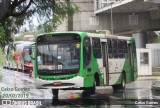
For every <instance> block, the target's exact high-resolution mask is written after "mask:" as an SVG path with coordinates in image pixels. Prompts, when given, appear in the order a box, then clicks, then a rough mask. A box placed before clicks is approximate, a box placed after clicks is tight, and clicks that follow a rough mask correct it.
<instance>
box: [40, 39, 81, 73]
mask: <svg viewBox="0 0 160 108" xmlns="http://www.w3.org/2000/svg"><path fill="white" fill-rule="evenodd" d="M37 48H38V49H37V50H38V52H37V53H38V55H37V63H38V70H63V69H78V68H79V64H80V63H79V58H80V42H77V41H68V42H66V41H65V42H56V43H55V42H52V43H51V42H40V43H38V45H37Z"/></svg>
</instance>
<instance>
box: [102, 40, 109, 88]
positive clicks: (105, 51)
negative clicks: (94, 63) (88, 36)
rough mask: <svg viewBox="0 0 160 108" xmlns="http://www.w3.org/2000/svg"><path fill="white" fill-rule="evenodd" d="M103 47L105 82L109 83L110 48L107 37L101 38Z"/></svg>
mask: <svg viewBox="0 0 160 108" xmlns="http://www.w3.org/2000/svg"><path fill="white" fill-rule="evenodd" d="M101 46H102V47H101V48H102V65H103V71H104V84H105V85H109V65H108V50H107V48H108V47H107V39H101Z"/></svg>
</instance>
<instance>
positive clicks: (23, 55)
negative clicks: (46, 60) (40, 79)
mask: <svg viewBox="0 0 160 108" xmlns="http://www.w3.org/2000/svg"><path fill="white" fill-rule="evenodd" d="M31 44H34V42H24V43H22V44H19V45H17V48H16V51H15V57H14V58H15V59H14V61H15V64H16V66H17V69H18V70H21V71H33V63H32V59H31V57H30V55H29V46H30V45H31Z"/></svg>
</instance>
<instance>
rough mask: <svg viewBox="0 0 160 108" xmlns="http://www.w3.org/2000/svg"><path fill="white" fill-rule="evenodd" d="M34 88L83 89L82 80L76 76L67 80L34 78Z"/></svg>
mask: <svg viewBox="0 0 160 108" xmlns="http://www.w3.org/2000/svg"><path fill="white" fill-rule="evenodd" d="M35 86H36V88H44V89H72V88H73V89H74V88H81V87H84V78H83V77H81V76H76V77H74V78H71V79H68V80H42V79H39V78H35Z"/></svg>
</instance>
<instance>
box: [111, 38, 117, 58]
mask: <svg viewBox="0 0 160 108" xmlns="http://www.w3.org/2000/svg"><path fill="white" fill-rule="evenodd" d="M112 45H113V56H114V58H118V51H117V49H118V48H117V40H112Z"/></svg>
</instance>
